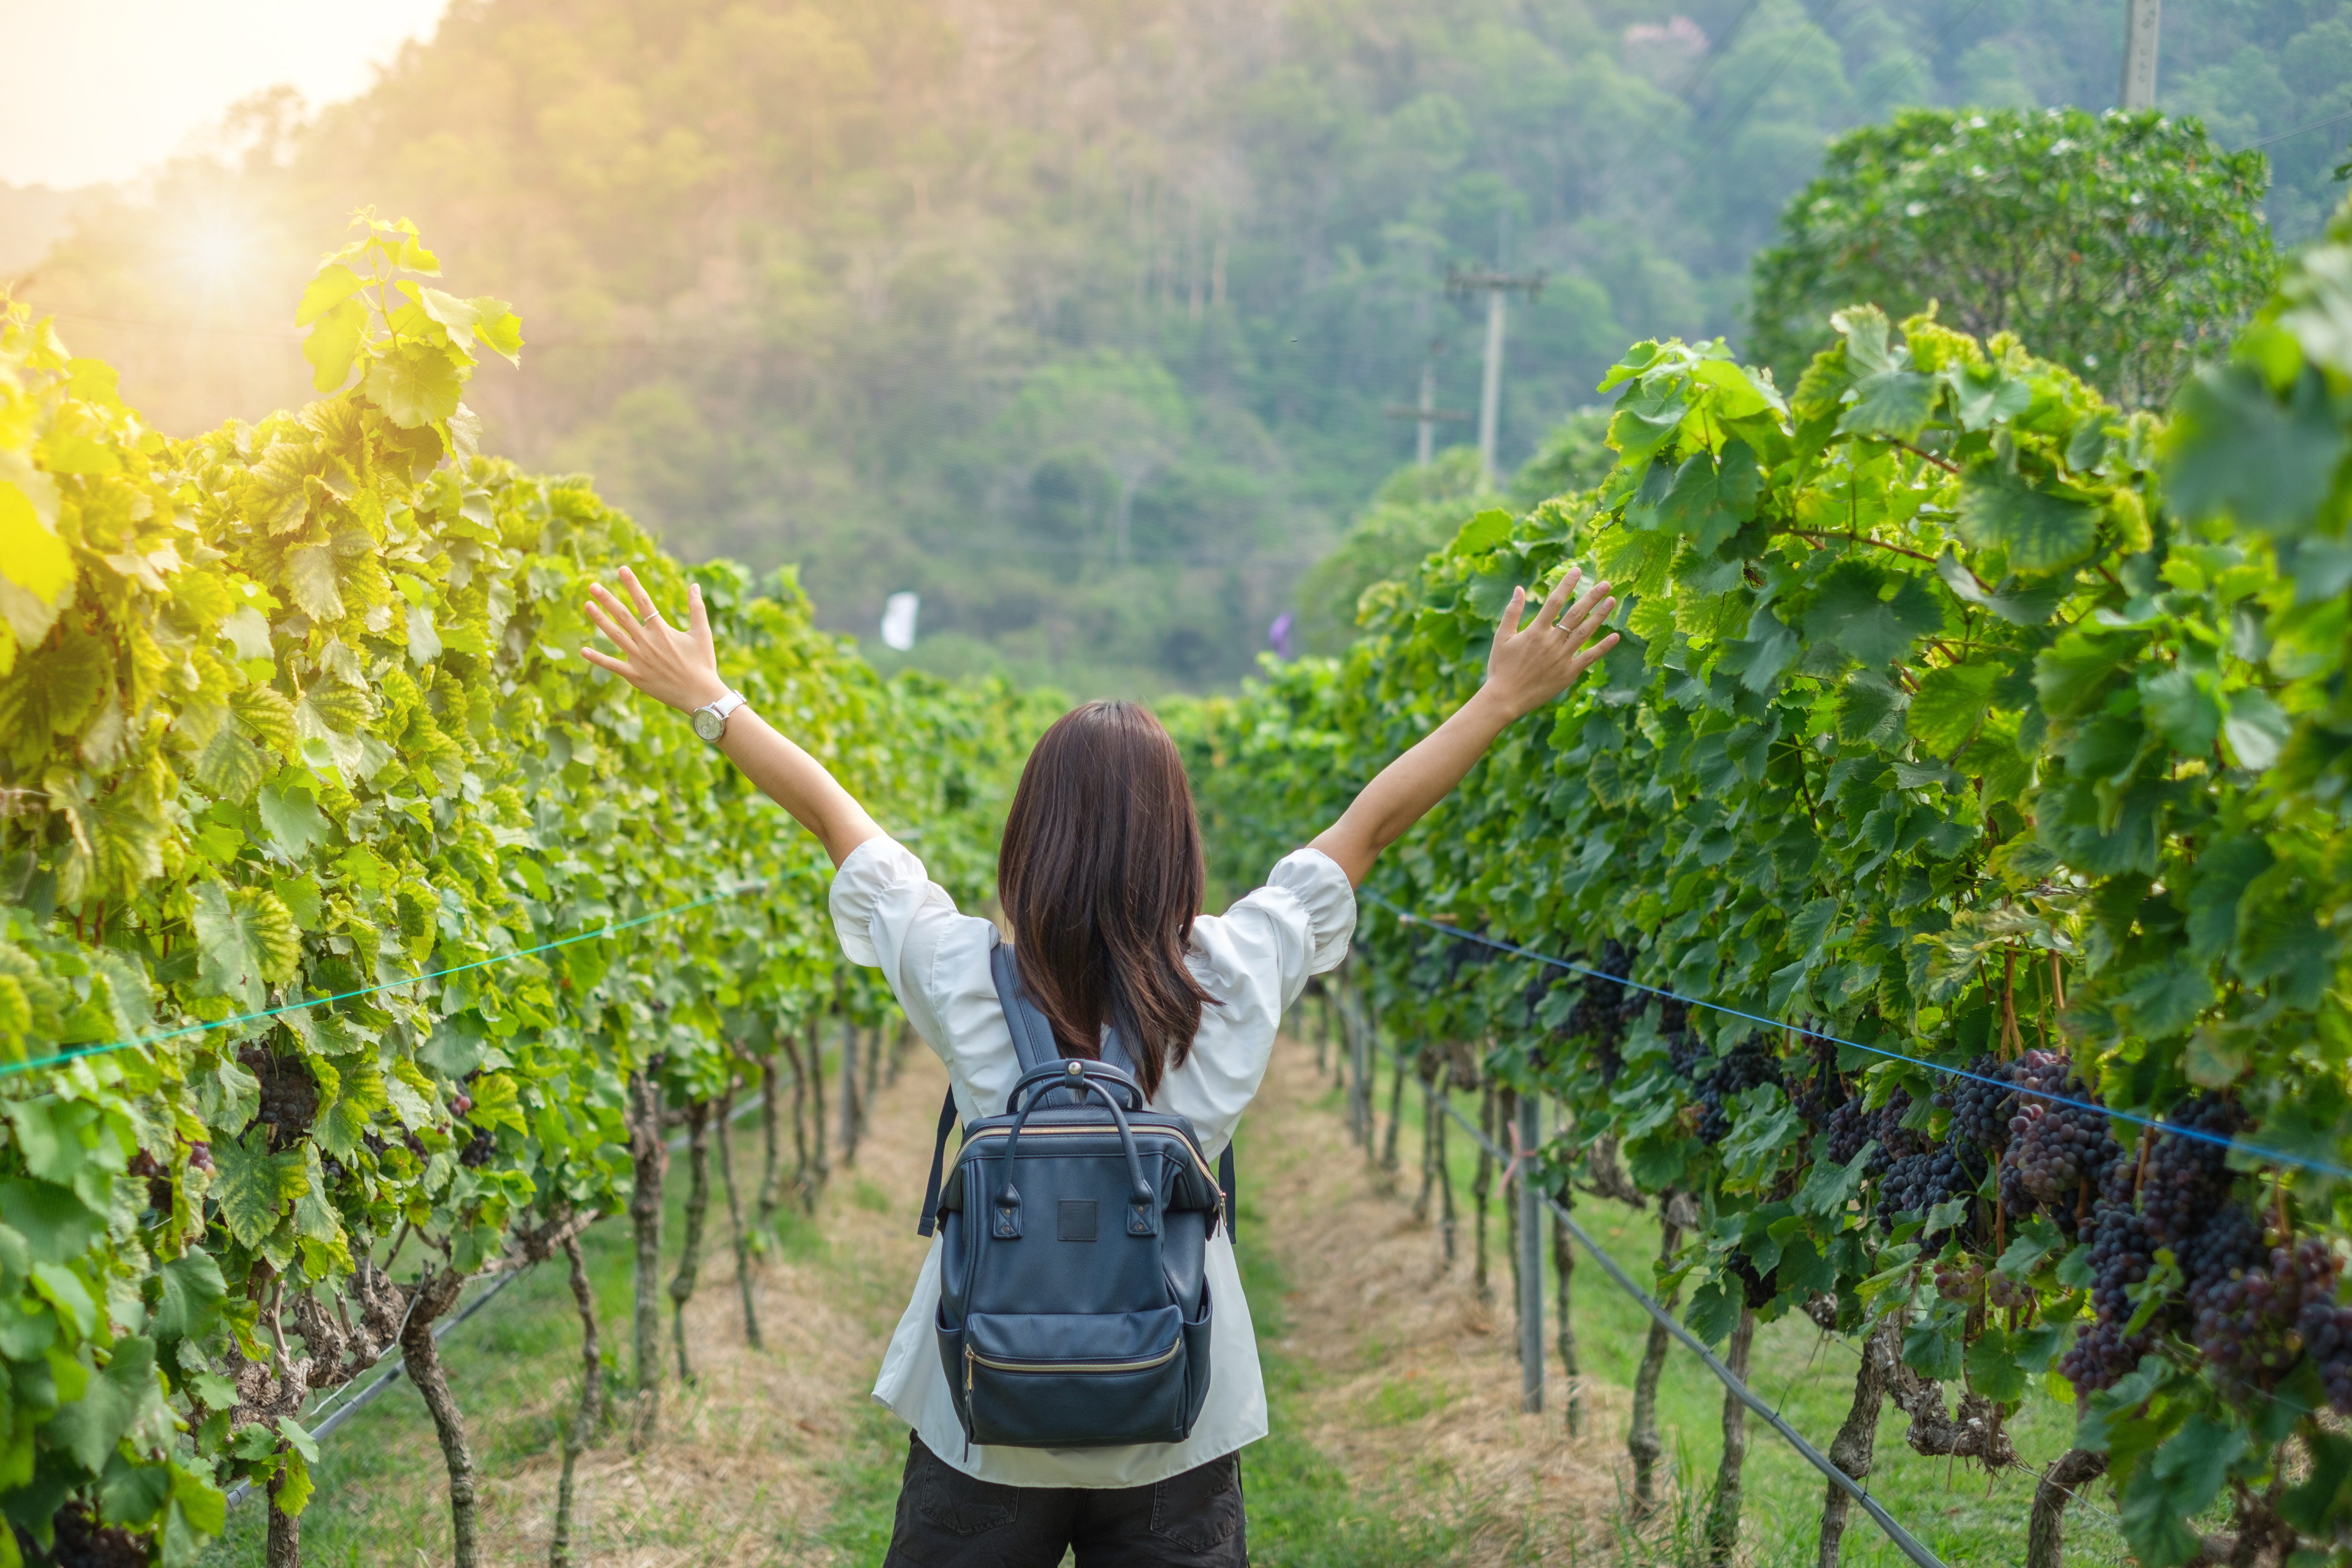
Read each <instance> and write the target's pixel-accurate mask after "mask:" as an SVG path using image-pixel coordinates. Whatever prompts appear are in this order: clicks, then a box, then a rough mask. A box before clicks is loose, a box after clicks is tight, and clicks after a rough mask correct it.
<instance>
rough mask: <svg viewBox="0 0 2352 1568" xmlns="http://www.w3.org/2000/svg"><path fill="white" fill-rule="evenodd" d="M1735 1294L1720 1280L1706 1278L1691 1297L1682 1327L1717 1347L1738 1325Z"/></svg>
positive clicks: (1737, 1308)
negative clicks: (1704, 1282)
mask: <svg viewBox="0 0 2352 1568" xmlns="http://www.w3.org/2000/svg"><path fill="white" fill-rule="evenodd" d="M1740 1304H1741V1303H1740V1298H1739V1293H1738V1291H1737V1290H1736V1289H1733V1288H1732V1287H1730V1286H1728V1285H1727V1284H1725V1283H1724V1282H1723V1281H1722V1280H1720V1279H1710V1280H1708V1281H1707V1282H1706V1284H1704V1285H1702V1286H1700V1287H1699V1288H1698V1289H1696V1291H1694V1292H1692V1294H1691V1304H1690V1307H1689V1309H1688V1310H1685V1312H1684V1313H1683V1325H1684V1326H1685V1328H1687V1329H1689V1330H1690V1331H1691V1332H1692V1333H1695V1334H1696V1335H1697V1336H1698V1337H1699V1338H1700V1339H1701V1340H1702V1341H1704V1342H1706V1343H1707V1344H1710V1345H1719V1344H1721V1343H1722V1342H1724V1341H1725V1340H1726V1339H1727V1338H1729V1337H1730V1334H1731V1331H1732V1330H1734V1329H1736V1328H1738V1326H1739V1308H1740Z"/></svg>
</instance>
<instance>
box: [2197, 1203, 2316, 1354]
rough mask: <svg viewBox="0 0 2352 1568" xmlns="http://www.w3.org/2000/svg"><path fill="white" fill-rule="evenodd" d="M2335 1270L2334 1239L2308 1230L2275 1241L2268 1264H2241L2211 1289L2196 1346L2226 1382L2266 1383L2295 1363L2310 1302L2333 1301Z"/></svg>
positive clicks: (2200, 1316) (2199, 1321) (2199, 1318)
mask: <svg viewBox="0 0 2352 1568" xmlns="http://www.w3.org/2000/svg"><path fill="white" fill-rule="evenodd" d="M2336 1273H2337V1264H2336V1255H2335V1253H2334V1252H2332V1251H2330V1250H2329V1248H2328V1246H2327V1243H2326V1241H2324V1240H2322V1239H2321V1238H2320V1237H2304V1238H2303V1239H2302V1240H2301V1241H2298V1242H2296V1243H2294V1245H2292V1246H2280V1247H2273V1248H2272V1249H2271V1253H2270V1258H2269V1260H2268V1265H2267V1267H2264V1268H2248V1269H2243V1270H2241V1271H2239V1272H2238V1273H2237V1274H2236V1276H2235V1278H2233V1279H2228V1280H2226V1281H2222V1282H2220V1283H2219V1284H2218V1285H2217V1286H2216V1287H2214V1288H2210V1289H2207V1290H2206V1291H2204V1292H2203V1302H2204V1304H2203V1305H2202V1306H2201V1307H2200V1309H2199V1310H2198V1313H2197V1322H2196V1327H2195V1336H2196V1341H2197V1350H2198V1352H2199V1353H2200V1355H2202V1356H2203V1357H2204V1358H2205V1361H2206V1364H2207V1365H2208V1366H2210V1367H2211V1368H2213V1369H2214V1370H2215V1372H2216V1373H2219V1379H2218V1381H2219V1382H2220V1383H2221V1385H2222V1386H2223V1387H2224V1388H2236V1389H2247V1388H2257V1387H2259V1388H2267V1387H2269V1386H2270V1385H2271V1384H2273V1383H2275V1382H2276V1381H2277V1380H2278V1379H2279V1377H2280V1376H2281V1375H2283V1374H2284V1373H2285V1372H2286V1370H2287V1369H2288V1368H2289V1367H2291V1366H2293V1365H2294V1362H2295V1358H2296V1356H2298V1355H2299V1354H2301V1353H2302V1351H2303V1344H2304V1341H2303V1335H2302V1323H2303V1316H2304V1310H2305V1308H2306V1307H2320V1308H2323V1309H2326V1310H2332V1309H2333V1308H2334V1305H2335V1300H2336ZM2322 1375H2323V1378H2324V1377H2325V1373H2323V1374H2322Z"/></svg>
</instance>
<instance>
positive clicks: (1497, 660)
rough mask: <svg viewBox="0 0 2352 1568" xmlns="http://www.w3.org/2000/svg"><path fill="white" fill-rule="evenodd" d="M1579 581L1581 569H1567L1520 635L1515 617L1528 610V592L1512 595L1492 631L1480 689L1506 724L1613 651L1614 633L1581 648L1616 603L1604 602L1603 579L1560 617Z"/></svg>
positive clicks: (1605, 587) (1606, 587)
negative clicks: (1496, 706) (1503, 712)
mask: <svg viewBox="0 0 2352 1568" xmlns="http://www.w3.org/2000/svg"><path fill="white" fill-rule="evenodd" d="M1583 576H1584V569H1583V568H1582V567H1580V566H1570V568H1569V569H1568V571H1567V573H1566V574H1564V575H1563V576H1562V577H1561V578H1560V580H1559V583H1558V584H1555V585H1554V586H1553V588H1552V591H1551V593H1550V595H1549V596H1547V597H1546V598H1545V600H1544V602H1543V607H1542V608H1541V609H1539V610H1538V611H1537V612H1536V614H1535V618H1534V619H1533V620H1532V621H1530V622H1528V625H1527V626H1526V627H1525V628H1524V629H1522V628H1521V627H1520V626H1519V612H1520V611H1521V610H1522V609H1524V608H1525V607H1526V606H1527V602H1528V591H1527V590H1526V589H1525V588H1514V589H1512V590H1511V602H1510V605H1509V606H1508V607H1507V608H1506V609H1505V610H1504V611H1503V620H1502V624H1501V625H1499V626H1496V628H1495V646H1494V649H1493V651H1492V652H1490V653H1489V654H1487V656H1486V688H1485V691H1486V693H1491V694H1492V695H1491V700H1494V701H1496V702H1499V703H1500V704H1502V706H1503V708H1504V709H1505V710H1506V711H1507V713H1508V714H1509V715H1510V717H1511V718H1513V719H1517V718H1521V717H1524V716H1525V715H1527V714H1529V713H1532V712H1534V711H1535V710H1537V709H1538V708H1540V707H1542V706H1543V705H1544V704H1545V703H1547V702H1549V701H1550V700H1552V699H1553V698H1555V697H1558V696H1559V694H1560V693H1561V692H1563V691H1565V690H1567V689H1569V688H1570V687H1571V686H1573V685H1575V684H1576V682H1577V679H1578V678H1579V677H1580V676H1582V675H1583V674H1584V672H1585V671H1586V670H1588V669H1590V668H1592V666H1593V665H1594V664H1595V663H1596V662H1597V661H1598V660H1600V659H1601V658H1603V657H1605V656H1606V655H1607V654H1608V652H1609V650H1610V649H1611V648H1612V647H1616V646H1617V634H1616V633H1615V632H1611V633H1610V634H1609V635H1608V636H1607V637H1602V638H1601V640H1600V641H1598V642H1596V643H1593V644H1592V646H1591V647H1586V646H1585V643H1586V641H1587V640H1588V639H1589V638H1591V636H1592V634H1593V633H1594V632H1595V631H1598V630H1599V629H1600V627H1601V623H1602V622H1603V621H1606V620H1607V619H1608V618H1609V616H1610V613H1611V612H1612V611H1613V610H1615V609H1616V608H1617V601H1616V600H1615V599H1613V598H1611V597H1610V596H1609V584H1608V581H1607V580H1606V579H1603V580H1602V581H1601V582H1598V583H1595V584H1592V586H1591V587H1590V588H1587V589H1586V590H1585V591H1584V593H1583V595H1581V596H1580V597H1579V598H1578V600H1577V601H1576V603H1575V604H1573V605H1568V608H1567V613H1566V614H1562V613H1561V605H1566V604H1567V601H1568V596H1569V595H1570V594H1572V593H1575V592H1576V585H1577V584H1578V583H1579V582H1580V581H1582V579H1583Z"/></svg>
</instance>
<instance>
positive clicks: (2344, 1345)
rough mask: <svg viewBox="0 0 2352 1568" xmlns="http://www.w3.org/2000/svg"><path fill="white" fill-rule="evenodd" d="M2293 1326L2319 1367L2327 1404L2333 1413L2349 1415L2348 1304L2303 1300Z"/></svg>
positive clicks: (2351, 1340) (2351, 1345)
mask: <svg viewBox="0 0 2352 1568" xmlns="http://www.w3.org/2000/svg"><path fill="white" fill-rule="evenodd" d="M2295 1329H2296V1331H2297V1332H2298V1333H2300V1334H2301V1335H2302V1336H2303V1348H2304V1349H2305V1351H2308V1352H2310V1354H2311V1359H2312V1361H2313V1362H2314V1363H2316V1364H2317V1366H2318V1368H2319V1381H2320V1382H2321V1383H2323V1384H2326V1387H2327V1403H2328V1404H2330V1405H2334V1406H2335V1407H2336V1414H2337V1415H2352V1307H2347V1306H2344V1305H2342V1304H2340V1303H2338V1302H2336V1301H2334V1300H2316V1301H2306V1302H2305V1303H2304V1308H2303V1318H2302V1321H2299V1322H2298V1323H2297V1324H2296V1325H2295Z"/></svg>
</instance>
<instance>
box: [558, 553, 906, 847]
mask: <svg viewBox="0 0 2352 1568" xmlns="http://www.w3.org/2000/svg"><path fill="white" fill-rule="evenodd" d="M621 584H622V586H624V587H625V588H626V589H628V591H629V597H630V598H631V599H633V600H635V602H636V606H637V607H636V609H635V611H634V612H631V611H629V610H626V609H624V608H623V607H622V605H621V601H620V600H619V599H617V598H615V597H614V595H613V594H612V592H611V590H609V589H607V588H606V587H605V586H604V584H601V583H598V584H593V585H591V587H590V588H589V590H588V593H589V596H590V602H589V604H588V605H586V609H587V611H588V618H589V619H590V620H592V621H593V622H595V623H596V629H597V630H599V631H601V632H603V633H604V635H605V636H606V637H609V638H611V639H612V643H613V646H614V647H617V648H619V649H620V650H621V657H620V658H613V657H611V656H610V655H609V654H602V653H598V652H597V651H596V650H595V649H594V648H592V647H583V648H582V649H581V650H580V657H581V658H584V659H586V660H587V661H588V662H589V663H591V664H593V665H597V666H600V667H602V668H605V669H609V670H611V671H612V672H613V673H614V674H615V675H617V676H619V677H620V678H621V679H624V680H625V681H627V682H628V683H629V684H630V685H632V686H634V687H635V688H636V689H638V690H640V691H642V692H644V693H645V694H646V696H648V697H650V698H652V699H654V700H656V702H665V703H667V704H668V705H669V706H670V707H672V708H675V709H677V710H678V711H679V712H681V713H691V712H693V711H694V710H696V709H698V708H700V707H703V706H705V705H706V704H708V703H712V702H716V701H718V700H720V699H721V698H724V697H726V696H728V695H730V693H729V691H728V689H727V682H726V681H725V680H723V679H720V678H719V655H718V650H717V649H716V648H715V647H713V646H712V644H711V640H710V616H709V613H708V612H706V611H705V610H704V609H703V607H702V590H701V588H700V587H699V586H696V587H691V588H688V590H687V592H686V613H687V620H688V629H687V630H685V631H679V630H678V629H677V627H675V626H671V625H669V624H668V623H667V621H665V620H663V619H662V616H661V612H660V611H659V610H656V608H654V602H653V600H651V599H650V598H648V597H646V590H645V587H644V585H643V584H640V583H638V581H637V574H635V572H632V571H630V570H629V569H628V568H627V567H625V566H624V567H622V568H621ZM719 750H720V751H722V752H726V753H727V757H728V760H729V761H730V762H731V763H734V764H735V765H736V766H737V767H739V768H740V769H742V770H743V775H744V776H745V777H746V778H748V779H750V780H751V782H752V783H753V784H757V785H759V786H760V788H761V791H762V792H764V793H765V794H766V795H767V796H768V798H769V799H771V800H772V801H774V802H775V803H776V804H777V805H781V806H782V807H783V808H784V809H785V810H786V811H789V812H791V813H792V814H793V820H794V821H796V822H798V823H799V824H800V825H801V826H803V827H805V828H807V829H808V830H809V831H810V832H811V833H814V834H815V835H816V837H817V841H818V842H819V843H821V844H823V845H824V852H825V853H826V854H827V855H830V856H831V857H833V863H834V864H835V865H836V866H838V865H840V864H841V863H842V862H843V861H844V860H845V859H847V858H849V852H850V851H851V850H853V849H855V848H856V847H858V846H859V845H861V844H863V843H865V842H866V840H867V839H869V838H879V837H882V829H881V827H880V826H877V824H876V822H875V820H874V819H873V818H872V817H871V816H867V815H866V808H865V807H864V806H862V805H858V804H857V800H856V797H855V796H854V795H851V794H850V793H849V792H848V791H847V790H845V789H844V788H842V787H841V781H840V780H838V779H836V778H835V777H834V776H833V775H832V774H831V773H827V772H826V771H825V767H824V763H820V762H818V761H817V760H816V759H815V758H814V757H812V756H810V755H809V754H808V753H807V752H804V751H803V750H801V748H800V747H799V746H797V745H795V744H793V742H792V741H791V740H790V739H789V738H788V737H787V736H785V735H783V734H782V732H780V731H777V729H776V728H775V727H774V726H773V725H772V724H770V723H769V722H768V721H766V720H764V719H762V718H761V717H760V716H759V715H758V714H756V713H754V712H752V711H751V709H750V708H748V707H738V708H736V709H735V710H733V711H732V712H730V713H729V714H728V715H727V729H726V732H725V733H724V734H722V735H721V736H720V737H719Z"/></svg>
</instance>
